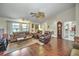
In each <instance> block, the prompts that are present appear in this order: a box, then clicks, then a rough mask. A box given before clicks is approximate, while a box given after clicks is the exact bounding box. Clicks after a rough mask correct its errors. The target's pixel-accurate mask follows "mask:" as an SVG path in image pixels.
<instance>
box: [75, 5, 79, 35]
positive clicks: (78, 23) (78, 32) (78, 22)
mask: <svg viewBox="0 0 79 59" xmlns="http://www.w3.org/2000/svg"><path fill="white" fill-rule="evenodd" d="M76 36H79V4H76Z"/></svg>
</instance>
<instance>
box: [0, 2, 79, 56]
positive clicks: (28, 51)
mask: <svg viewBox="0 0 79 59" xmlns="http://www.w3.org/2000/svg"><path fill="white" fill-rule="evenodd" d="M28 6H29V7H28ZM0 8H1V9H0V35H2V34H4V35H8V41H9V43H8V46H7V48H6V51H4V52H3V51H2V52H1V53H0V55H3V56H73V55H79V53H78V52H79V47H78V46H79V44H78V42H79V40H78V39H79V27H78V22H79V21H78V19H79V17H78V16H79V4H77V3H29V4H28V3H19V4H18V3H14V4H12V3H11V4H7V3H2V4H0ZM0 49H1V48H0ZM74 51H75V52H74Z"/></svg>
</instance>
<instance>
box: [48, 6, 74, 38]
mask: <svg viewBox="0 0 79 59" xmlns="http://www.w3.org/2000/svg"><path fill="white" fill-rule="evenodd" d="M58 20H61V21H62V23H64V22H67V21H72V22H74V21H75V7H73V8H70V9H68V10H65V11H62V12H60V13H59V14H57V15H56V17H55V18H53V19H51V20H50V21H48V25H50V26H49V27H50V30H51V31H54V35H53V36H54V37H57V21H58ZM62 32H63V30H62ZM62 34H64V32H63V33H62ZM62 37H63V36H62Z"/></svg>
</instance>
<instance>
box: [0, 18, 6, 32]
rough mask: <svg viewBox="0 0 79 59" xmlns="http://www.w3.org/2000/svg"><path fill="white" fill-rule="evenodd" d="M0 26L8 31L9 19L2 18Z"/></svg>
mask: <svg viewBox="0 0 79 59" xmlns="http://www.w3.org/2000/svg"><path fill="white" fill-rule="evenodd" d="M0 28H4V31H5V32H7V21H6V20H4V19H2V18H0Z"/></svg>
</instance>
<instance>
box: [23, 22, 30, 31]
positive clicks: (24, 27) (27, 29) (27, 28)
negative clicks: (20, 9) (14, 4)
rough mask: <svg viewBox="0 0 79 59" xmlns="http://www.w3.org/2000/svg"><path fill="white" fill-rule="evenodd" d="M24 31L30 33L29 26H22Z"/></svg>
mask: <svg viewBox="0 0 79 59" xmlns="http://www.w3.org/2000/svg"><path fill="white" fill-rule="evenodd" d="M22 31H27V32H28V31H29V24H28V23H27V24H22Z"/></svg>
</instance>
